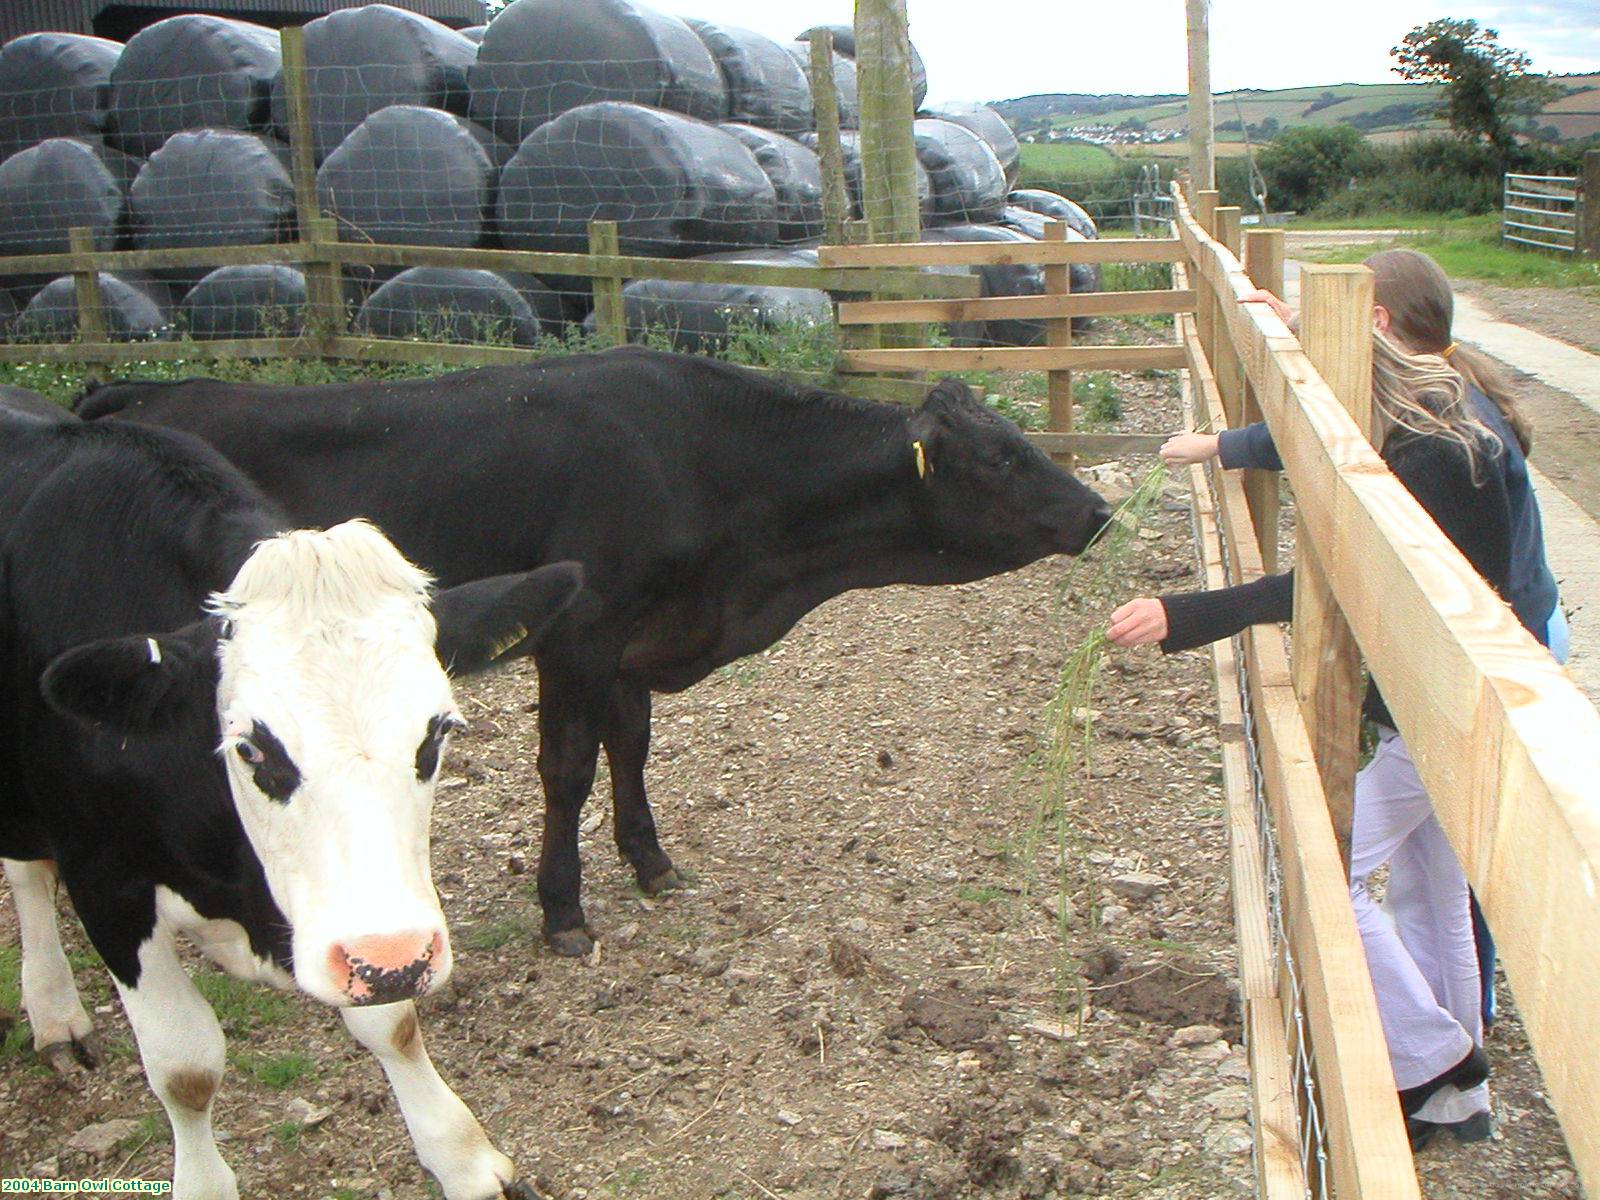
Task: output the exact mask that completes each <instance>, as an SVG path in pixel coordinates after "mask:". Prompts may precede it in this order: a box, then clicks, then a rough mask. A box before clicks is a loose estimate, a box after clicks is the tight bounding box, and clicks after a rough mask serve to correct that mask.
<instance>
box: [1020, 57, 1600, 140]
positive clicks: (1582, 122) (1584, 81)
mask: <svg viewBox="0 0 1600 1200" xmlns="http://www.w3.org/2000/svg"><path fill="white" fill-rule="evenodd" d="M1553 79H1554V82H1556V83H1557V84H1559V85H1560V86H1561V87H1562V88H1564V89H1565V94H1564V95H1563V96H1562V97H1561V98H1560V99H1558V100H1556V101H1554V102H1553V103H1551V104H1549V105H1548V106H1546V108H1545V109H1544V111H1543V112H1542V113H1540V115H1539V117H1538V118H1537V122H1536V123H1537V125H1538V127H1539V128H1540V130H1541V132H1542V133H1543V135H1544V136H1546V137H1554V138H1557V139H1559V140H1562V141H1572V140H1581V139H1584V138H1589V137H1593V136H1595V135H1597V134H1600V74H1592V75H1557V76H1554V77H1553ZM1438 94H1439V88H1438V86H1437V85H1435V84H1418V83H1340V84H1330V85H1328V86H1326V87H1323V86H1312V87H1301V88H1283V89H1279V90H1276V91H1259V90H1255V89H1243V90H1240V91H1235V92H1222V93H1219V94H1218V95H1217V96H1216V98H1215V120H1216V126H1217V140H1218V141H1219V142H1238V141H1242V140H1243V138H1244V131H1245V127H1246V126H1248V128H1249V133H1250V136H1251V138H1252V140H1256V141H1261V140H1265V139H1266V138H1269V137H1271V135H1272V134H1273V133H1274V132H1276V131H1277V130H1278V129H1283V128H1287V127H1289V126H1291V125H1333V124H1340V123H1343V124H1349V125H1354V126H1355V127H1356V128H1357V129H1360V130H1361V131H1362V132H1363V133H1367V134H1371V135H1385V136H1384V138H1383V140H1388V137H1389V136H1394V135H1399V134H1403V133H1409V132H1413V131H1418V130H1431V129H1440V128H1443V122H1442V121H1440V120H1439V119H1438V118H1437V117H1434V116H1433V115H1432V109H1433V106H1434V104H1435V102H1436V101H1437V99H1438ZM994 107H995V108H996V109H998V110H999V111H1000V113H1001V114H1002V115H1003V116H1004V117H1005V118H1006V120H1008V121H1010V122H1011V126H1012V128H1013V129H1015V130H1016V132H1017V135H1018V137H1019V138H1022V139H1023V140H1028V139H1030V138H1031V139H1032V140H1034V141H1049V140H1053V138H1052V135H1053V137H1054V138H1062V137H1073V136H1075V135H1083V134H1087V135H1088V136H1089V138H1090V140H1097V141H1098V140H1101V136H1102V133H1101V131H1110V130H1117V129H1121V130H1122V131H1123V132H1124V134H1126V131H1128V130H1130V129H1131V130H1134V131H1142V132H1144V133H1145V134H1147V135H1158V134H1162V133H1165V134H1167V135H1168V136H1171V135H1173V134H1176V133H1179V132H1181V131H1182V130H1184V129H1185V128H1186V127H1187V125H1188V120H1189V103H1188V97H1186V96H1175V95H1170V94H1168V95H1153V96H1133V95H1109V96H1091V95H1084V94H1075V93H1055V94H1048V95H1036V96H1022V97H1019V98H1017V99H1014V100H1001V101H997V102H996V103H995V104H994Z"/></svg>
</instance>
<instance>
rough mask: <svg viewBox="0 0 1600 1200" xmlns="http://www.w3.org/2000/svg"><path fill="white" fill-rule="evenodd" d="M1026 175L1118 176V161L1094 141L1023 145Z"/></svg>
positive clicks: (1022, 169)
mask: <svg viewBox="0 0 1600 1200" xmlns="http://www.w3.org/2000/svg"><path fill="white" fill-rule="evenodd" d="M1021 149H1022V162H1021V171H1022V173H1023V174H1024V175H1030V176H1039V175H1051V176H1054V177H1055V178H1057V179H1093V178H1095V177H1097V176H1100V175H1115V174H1116V173H1117V171H1118V169H1119V168H1118V163H1117V158H1116V156H1115V155H1114V154H1112V153H1111V151H1109V150H1107V149H1106V148H1105V147H1104V146H1096V145H1094V144H1093V143H1090V142H1039V143H1033V144H1027V143H1025V144H1024V145H1023V146H1022V148H1021Z"/></svg>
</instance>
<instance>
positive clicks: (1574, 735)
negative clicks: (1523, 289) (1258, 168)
mask: <svg viewBox="0 0 1600 1200" xmlns="http://www.w3.org/2000/svg"><path fill="white" fill-rule="evenodd" d="M1193 201H1194V203H1193V205H1192V206H1191V205H1190V204H1189V203H1187V202H1185V200H1184V199H1183V198H1182V197H1181V196H1180V197H1177V202H1178V220H1177V233H1178V237H1179V240H1180V241H1181V242H1182V243H1183V245H1184V248H1185V250H1186V252H1187V255H1188V258H1189V263H1190V267H1189V273H1190V279H1191V280H1192V281H1193V282H1194V284H1195V287H1196V289H1197V291H1198V292H1199V294H1200V299H1199V302H1198V304H1197V312H1196V316H1195V318H1194V321H1193V324H1192V325H1191V323H1190V320H1189V318H1187V317H1181V318H1180V319H1179V323H1180V326H1182V333H1183V340H1184V345H1185V349H1186V353H1187V354H1188V355H1189V357H1190V368H1191V380H1192V386H1193V391H1194V395H1195V397H1196V406H1197V408H1198V409H1199V415H1200V416H1201V417H1202V419H1203V418H1205V417H1207V416H1209V417H1210V418H1211V419H1212V420H1213V421H1214V422H1216V423H1218V424H1221V423H1223V422H1226V423H1227V424H1232V425H1236V424H1238V423H1239V422H1241V421H1243V420H1247V419H1249V418H1250V416H1251V414H1252V410H1253V408H1258V409H1259V411H1260V412H1261V413H1262V414H1263V415H1264V416H1265V419H1266V420H1267V423H1268V424H1269V426H1270V427H1271V429H1272V433H1273V438H1274V440H1275V442H1276V444H1277V446H1278V449H1279V452H1280V454H1281V455H1282V457H1283V460H1284V463H1285V467H1286V472H1287V475H1288V479H1289V482H1290V484H1291V485H1292V487H1293V489H1294V493H1295V498H1296V512H1297V517H1298V524H1297V537H1296V559H1297V563H1296V592H1295V622H1294V630H1293V654H1292V657H1291V656H1290V655H1288V654H1286V653H1285V650H1284V646H1283V641H1282V638H1281V637H1280V635H1279V633H1278V631H1277V630H1276V629H1274V628H1268V627H1258V628H1255V629H1252V630H1250V631H1249V632H1248V633H1247V634H1246V635H1245V636H1244V637H1243V639H1242V645H1243V647H1244V659H1245V663H1246V666H1247V673H1248V688H1247V691H1248V700H1249V709H1250V712H1249V716H1250V719H1251V722H1252V724H1253V727H1254V729H1255V731H1256V734H1257V744H1258V747H1259V751H1260V757H1261V765H1262V768H1263V774H1264V777H1265V784H1266V793H1267V800H1268V807H1269V809H1270V812H1271V816H1272V820H1273V822H1274V824H1275V826H1276V832H1277V836H1278V838H1279V841H1280V845H1281V847H1282V862H1281V869H1282V877H1283V896H1282V902H1283V911H1284V921H1283V930H1284V934H1285V942H1286V944H1287V948H1288V949H1289V950H1290V951H1291V952H1292V953H1293V955H1294V957H1295V960H1296V962H1297V963H1298V971H1299V982H1300V984H1301V985H1302V986H1303V988H1304V992H1305V996H1306V1001H1307V1004H1306V1009H1307V1015H1308V1017H1309V1022H1308V1024H1309V1034H1310V1037H1309V1041H1310V1043H1311V1045H1310V1051H1311V1054H1312V1056H1313V1057H1314V1061H1315V1064H1316V1085H1317V1091H1318V1094H1319V1095H1320V1097H1321V1101H1322V1105H1323V1116H1324V1118H1325V1120H1326V1123H1327V1128H1328V1145H1329V1152H1330V1164H1329V1165H1330V1174H1331V1183H1332V1190H1333V1192H1334V1194H1335V1195H1337V1196H1339V1197H1341V1198H1344V1197H1362V1198H1366V1197H1378V1196H1383V1197H1390V1196H1393V1197H1412V1196H1416V1195H1417V1185H1416V1180H1415V1175H1414V1173H1413V1171H1412V1168H1411V1163H1410V1158H1409V1152H1408V1149H1407V1145H1406V1141H1405V1136H1404V1132H1403V1129H1402V1126H1401V1124H1400V1119H1399V1117H1400V1114H1399V1110H1398V1105H1397V1102H1396V1098H1395V1093H1394V1081H1393V1078H1392V1076H1391V1075H1390V1072H1389V1068H1388V1063H1387V1060H1386V1058H1385V1057H1384V1056H1383V1052H1382V1047H1383V1045H1384V1042H1383V1038H1382V1032H1381V1029H1380V1027H1379V1026H1378V1024H1377V1015H1376V1010H1375V1006H1374V1001H1373V997H1372V991H1371V986H1370V981H1369V979H1368V976H1367V973H1366V968H1365V960H1364V958H1363V956H1362V952H1361V946H1360V941H1359V939H1358V937H1357V935H1356V931H1355V927H1354V922H1353V919H1352V916H1351V910H1350V904H1349V900H1348V896H1347V891H1346V881H1345V870H1344V865H1343V863H1342V862H1341V860H1340V857H1339V843H1340V837H1341V834H1342V833H1345V832H1347V830H1348V820H1349V811H1350V796H1351V791H1352V787H1353V777H1354V768H1355V762H1356V737H1357V725H1358V721H1359V715H1358V712H1357V705H1358V703H1359V697H1360V691H1359V685H1358V680H1359V670H1360V662H1361V661H1362V660H1363V659H1364V661H1365V662H1366V664H1367V666H1368V668H1369V669H1370V671H1371V673H1372V675H1373V677H1374V678H1375V679H1376V681H1377V683H1378V685H1379V686H1380V687H1381V688H1382V690H1383V694H1384V698H1385V700H1386V701H1387V702H1388V704H1389V707H1390V709H1391V711H1392V712H1393V714H1394V715H1395V718H1396V720H1397V722H1398V725H1399V728H1400V730H1401V732H1402V733H1403V734H1404V735H1405V737H1406V741H1407V745H1408V747H1409V748H1410V750H1411V752H1412V755H1413V757H1414V758H1415V760H1416V763H1417V769H1418V771H1419V772H1420V774H1421V776H1422V780H1423V782H1424V784H1425V785H1426V786H1427V788H1428V793H1429V796H1430V797H1431V798H1432V800H1433V804H1434V809H1435V811H1436V812H1437V813H1438V816H1439V820H1440V822H1441V824H1442V825H1443V826H1444V829H1445V832H1446V834H1447V835H1448V836H1449V839H1450V841H1451V844H1452V845H1453V846H1454V847H1455V850H1456V853H1457V855H1458V856H1459V857H1460V859H1461V862H1462V864H1463V865H1464V867H1465V868H1466V872H1467V876H1468V879H1469V880H1470V882H1471V883H1472V886H1473V888H1474V890H1475V891H1476V893H1477V895H1478V898H1479V900H1480V902H1481V904H1482V906H1483V909H1484V912H1485V913H1486V915H1487V917H1488V920H1489V924H1490V926H1491V928H1492V929H1493V930H1494V933H1495V937H1496V940H1497V942H1498V943H1499V946H1500V953H1501V958H1502V961H1503V963H1504V964H1505V969H1506V974H1507V978H1508V979H1509V981H1510V985H1511V990H1512V993H1513V995H1514V996H1515V998H1516V1002H1517V1008H1518V1011H1519V1013H1520V1015H1521V1017H1522V1020H1523V1023H1524V1025H1525V1027H1526V1029H1527V1032H1528V1037H1529V1039H1530V1041H1531V1042H1532V1045H1533V1049H1534V1052H1535V1054H1536V1056H1537V1059H1538V1062H1539V1066H1540V1068H1541V1070H1542V1072H1543V1075H1544V1080H1545V1084H1546V1087H1547V1089H1548V1093H1549V1096H1550V1098H1551V1102H1552V1104H1553V1106H1554V1108H1555V1111H1556V1114H1557V1116H1558V1118H1559V1120H1560V1122H1561V1125H1562V1128H1563V1131H1564V1133H1565V1135H1566V1138H1567V1142H1568V1145H1569V1147H1570V1149H1571V1151H1572V1155H1573V1159H1574V1161H1575V1162H1576V1164H1577V1168H1578V1172H1579V1175H1580V1177H1581V1178H1582V1179H1583V1181H1584V1184H1585V1186H1586V1187H1587V1188H1588V1189H1589V1190H1590V1191H1591V1193H1592V1192H1595V1191H1596V1190H1597V1189H1600V1053H1596V1051H1595V1046H1594V1041H1595V1037H1596V1034H1597V1033H1600V977H1597V975H1596V973H1595V972H1594V970H1593V968H1592V962H1591V959H1592V956H1593V953H1594V947H1595V946H1596V945H1597V944H1600V796H1597V791H1596V789H1597V782H1596V781H1600V713H1597V712H1596V710H1595V708H1594V706H1593V705H1592V704H1590V703H1589V702H1588V701H1587V700H1586V699H1585V698H1584V696H1583V695H1582V694H1581V693H1580V692H1579V691H1578V689H1577V687H1576V686H1575V685H1574V684H1573V682H1572V680H1571V678H1570V677H1569V676H1568V675H1567V673H1566V672H1565V671H1564V670H1563V669H1562V668H1561V667H1559V666H1558V665H1557V664H1556V663H1555V661H1554V660H1553V659H1552V658H1551V657H1550V655H1549V654H1548V653H1547V652H1546V651H1545V650H1544V649H1543V648H1542V647H1540V646H1539V645H1538V644H1537V643H1536V642H1535V641H1534V640H1533V639H1532V638H1531V637H1530V636H1529V635H1528V633H1527V632H1526V630H1524V629H1523V628H1522V626H1521V625H1520V624H1519V623H1518V622H1517V620H1516V618H1515V617H1514V616H1513V615H1512V613H1511V611H1510V609H1509V608H1507V606H1506V605H1505V604H1504V603H1503V602H1501V601H1500V599H1499V598H1498V597H1496V596H1495V595H1494V594H1493V593H1492V592H1491V591H1490V590H1489V588H1488V587H1487V586H1486V585H1485V584H1484V583H1483V581H1482V580H1481V579H1480V578H1479V577H1478V575H1477V574H1476V572H1475V571H1474V570H1473V569H1472V567H1471V566H1470V565H1469V564H1468V563H1467V562H1466V560H1465V559H1463V558H1462V557H1461V555H1460V553H1459V552H1458V551H1456V549H1455V548H1454V547H1453V546H1452V545H1451V544H1450V543H1449V542H1448V540H1446V539H1445V537H1444V536H1443V535H1442V534H1441V533H1440V532H1439V530H1438V528H1437V527H1436V526H1435V525H1434V523H1433V522H1432V520H1431V519H1430V518H1429V517H1428V516H1427V514H1426V513H1425V512H1424V511H1423V510H1422V508H1421V507H1420V506H1419V505H1418V504H1417V502H1416V501H1415V500H1414V499H1413V498H1412V496H1411V495H1410V493H1409V492H1407V491H1406V489H1405V488H1404V486H1402V485H1401V484H1400V483H1399V481H1398V480H1396V479H1395V478H1394V476H1392V475H1391V474H1390V473H1389V471H1388V469H1387V467H1386V466H1385V465H1384V463H1383V460H1382V459H1381V458H1379V457H1378V455H1377V453H1376V451H1375V450H1374V449H1373V447H1372V445H1371V443H1370V441H1369V432H1370V428H1371V426H1370V415H1369V409H1370V396H1369V388H1370V372H1371V366H1370V357H1369V356H1370V346H1371V338H1370V336H1368V333H1367V330H1368V328H1369V322H1370V310H1371V302H1372V301H1371V296H1372V292H1371V287H1372V283H1371V276H1370V273H1369V272H1367V271H1366V270H1365V269H1364V268H1360V267H1354V268H1320V269H1317V268H1307V269H1306V271H1305V272H1304V273H1303V275H1302V286H1301V295H1302V317H1301V329H1302V332H1301V337H1300V339H1299V340H1297V339H1296V338H1295V337H1294V336H1293V335H1292V334H1290V332H1289V330H1288V329H1286V328H1285V327H1284V325H1283V324H1282V322H1280V321H1279V320H1278V318H1277V317H1276V316H1275V315H1274V314H1273V313H1272V311H1271V310H1270V309H1269V308H1267V307H1266V306H1265V305H1262V304H1244V303H1241V298H1242V297H1243V296H1245V295H1247V294H1248V293H1249V292H1250V291H1251V290H1252V289H1253V288H1254V286H1255V283H1254V281H1252V279H1251V278H1250V276H1249V274H1247V272H1246V270H1245V265H1244V263H1242V262H1241V261H1240V258H1239V256H1238V250H1239V243H1238V239H1237V226H1236V225H1235V224H1234V221H1233V216H1234V214H1233V213H1231V212H1230V211H1229V210H1225V209H1217V208H1216V205H1215V193H1205V192H1202V193H1197V194H1196V195H1195V196H1194V197H1193ZM1273 236H1274V235H1273V234H1272V233H1269V232H1264V233H1260V234H1252V235H1251V237H1252V239H1256V238H1269V239H1270V238H1272V237H1273ZM1245 258H1246V260H1247V261H1265V262H1268V263H1270V262H1271V261H1272V251H1271V249H1270V247H1268V246H1264V245H1263V244H1262V243H1259V242H1254V243H1252V245H1251V246H1249V247H1248V248H1247V249H1246V252H1245ZM1263 282H1266V280H1263ZM1194 475H1195V482H1196V484H1197V485H1200V488H1201V490H1200V496H1201V502H1200V503H1201V523H1202V526H1203V527H1204V526H1206V525H1208V523H1209V525H1211V526H1213V527H1215V528H1216V529H1217V530H1218V531H1219V532H1220V533H1221V534H1222V535H1223V537H1224V539H1225V541H1226V547H1227V549H1226V558H1227V561H1228V563H1229V566H1230V567H1231V576H1232V578H1233V579H1234V581H1236V582H1242V581H1245V580H1248V579H1249V578H1251V577H1252V576H1254V575H1256V574H1258V573H1259V572H1260V571H1261V570H1262V569H1263V567H1264V565H1265V564H1264V562H1263V560H1262V555H1261V547H1262V546H1263V545H1264V544H1269V543H1271V542H1272V541H1274V540H1275V532H1276V528H1277V519H1276V514H1275V513H1273V512H1271V511H1270V510H1266V509H1264V508H1263V506H1262V505H1261V504H1260V503H1259V501H1257V502H1255V503H1252V498H1251V497H1250V495H1249V494H1248V492H1247V488H1246V485H1245V482H1244V481H1243V480H1241V479H1239V478H1238V477H1237V475H1235V474H1231V473H1225V472H1217V473H1216V480H1215V485H1214V488H1212V487H1208V486H1204V480H1203V476H1202V473H1200V472H1194ZM1213 495H1214V497H1215V499H1214V500H1212V499H1210V497H1212V496H1213ZM1222 561H1223V559H1222V556H1221V555H1220V554H1219V553H1218V551H1217V549H1216V548H1215V547H1213V549H1212V552H1211V554H1210V555H1208V575H1217V574H1220V572H1217V571H1216V570H1214V568H1217V567H1220V566H1221V563H1222ZM1231 660H1232V651H1231V649H1227V648H1219V649H1218V653H1217V667H1218V674H1219V692H1220V694H1222V695H1223V697H1224V700H1223V717H1224V722H1225V727H1224V734H1225V736H1224V767H1225V773H1226V774H1227V776H1228V785H1229V793H1230V796H1229V805H1230V814H1231V815H1232V816H1233V817H1234V818H1235V820H1234V822H1233V824H1234V825H1235V830H1234V831H1235V833H1236V834H1238V835H1239V836H1240V838H1241V841H1244V840H1247V839H1248V836H1249V832H1250V831H1249V830H1248V828H1246V827H1245V824H1246V823H1245V822H1244V821H1243V820H1242V818H1241V817H1240V815H1239V809H1240V807H1241V805H1240V802H1239V787H1240V782H1241V781H1240V778H1239V776H1240V774H1241V771H1242V769H1243V766H1244V764H1243V763H1241V762H1240V761H1239V755H1238V752H1237V751H1235V750H1232V749H1231V748H1230V747H1231V746H1232V745H1233V742H1231V741H1230V739H1229V737H1228V736H1227V734H1228V726H1227V723H1228V722H1229V721H1230V719H1231V715H1232V713H1233V712H1234V711H1237V710H1236V709H1230V706H1229V704H1228V701H1227V699H1226V697H1227V696H1228V695H1230V694H1237V692H1236V690H1235V689H1236V687H1237V683H1236V680H1234V679H1231V678H1229V676H1230V675H1231V674H1232V673H1233V671H1234V669H1235V667H1236V666H1237V664H1235V663H1233V662H1232V661H1231ZM1241 715H1242V714H1241ZM1250 848H1251V849H1252V850H1253V846H1251V847H1250ZM1236 851H1237V852H1236V855H1235V858H1236V862H1237V861H1238V860H1239V858H1240V857H1241V856H1242V854H1243V849H1242V847H1236ZM1235 884H1236V897H1235V902H1236V907H1237V909H1238V912H1239V929H1240V955H1241V973H1242V977H1243V981H1244V986H1245V996H1246V1010H1247V1021H1248V1022H1249V1026H1250V1029H1251V1031H1252V1034H1253V1035H1256V1036H1257V1037H1259V1039H1260V1040H1258V1041H1253V1043H1252V1058H1253V1061H1254V1062H1255V1064H1256V1068H1257V1075H1256V1079H1257V1104H1258V1117H1259V1116H1262V1115H1265V1117H1266V1119H1264V1120H1261V1121H1260V1122H1259V1123H1258V1134H1260V1135H1261V1136H1262V1138H1263V1142H1264V1144H1263V1145H1262V1146H1261V1147H1260V1149H1261V1153H1259V1154H1258V1163H1260V1164H1261V1167H1262V1176H1263V1177H1262V1184H1263V1190H1264V1192H1265V1194H1267V1195H1271V1196H1279V1195H1297V1196H1298V1195H1303V1194H1304V1191H1303V1184H1304V1182H1305V1181H1304V1180H1297V1179H1295V1178H1294V1177H1293V1175H1294V1172H1293V1170H1292V1169H1291V1166H1292V1164H1291V1161H1290V1158H1291V1156H1290V1155H1288V1154H1287V1153H1286V1152H1285V1148H1284V1146H1283V1145H1282V1144H1281V1141H1280V1140H1279V1139H1281V1137H1282V1131H1283V1122H1284V1121H1285V1120H1287V1119H1288V1118H1289V1115H1290V1114H1289V1112H1288V1111H1287V1110H1286V1108H1285V1106H1284V1105H1283V1104H1282V1103H1281V1102H1280V1098H1281V1095H1282V1090H1281V1084H1282V1083H1283V1081H1284V1080H1285V1079H1286V1078H1287V1074H1286V1072H1287V1070H1288V1068H1287V1067H1286V1066H1285V1065H1284V1061H1285V1059H1286V1058H1292V1056H1293V1054H1294V1052H1295V1047H1294V1045H1293V1035H1294V1028H1293V1027H1292V1026H1280V1025H1279V1024H1278V1012H1279V1011H1280V1010H1279V1009H1278V1008H1277V1006H1278V1005H1279V1004H1280V1003H1282V1002H1284V1001H1285V1000H1286V999H1287V997H1286V995H1285V987H1286V980H1285V978H1284V970H1283V967H1284V964H1283V961H1282V956H1281V955H1280V956H1279V958H1278V960H1277V962H1276V963H1274V962H1272V961H1271V960H1270V959H1269V958H1268V957H1267V956H1264V955H1263V953H1262V949H1263V947H1262V945H1261V928H1262V922H1261V919H1260V914H1259V912H1257V911H1255V910H1256V901H1255V897H1256V896H1258V895H1259V894H1260V890H1261V889H1260V883H1259V880H1254V879H1252V878H1250V872H1249V870H1248V868H1246V869H1245V870H1243V871H1242V872H1241V873H1240V874H1239V875H1237V876H1236V880H1235ZM1283 1034H1287V1036H1281V1035H1283ZM1265 1059H1271V1060H1273V1061H1271V1062H1266V1061H1263V1060H1265ZM1296 1188H1301V1190H1295V1189H1296Z"/></svg>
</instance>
